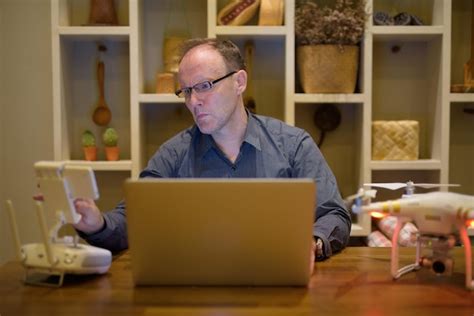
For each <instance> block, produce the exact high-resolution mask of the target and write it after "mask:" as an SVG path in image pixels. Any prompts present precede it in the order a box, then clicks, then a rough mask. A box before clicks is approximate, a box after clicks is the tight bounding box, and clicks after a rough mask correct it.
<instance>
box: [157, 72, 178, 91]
mask: <svg viewBox="0 0 474 316" xmlns="http://www.w3.org/2000/svg"><path fill="white" fill-rule="evenodd" d="M175 90H176V83H175V78H174V74H173V73H171V72H162V73H158V74H157V75H156V93H174V92H175Z"/></svg>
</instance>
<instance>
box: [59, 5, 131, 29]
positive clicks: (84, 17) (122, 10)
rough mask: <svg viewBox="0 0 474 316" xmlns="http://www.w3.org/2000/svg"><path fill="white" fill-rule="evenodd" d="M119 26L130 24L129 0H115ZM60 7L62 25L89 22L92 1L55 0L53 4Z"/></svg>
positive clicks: (60, 23) (60, 22)
mask: <svg viewBox="0 0 474 316" xmlns="http://www.w3.org/2000/svg"><path fill="white" fill-rule="evenodd" d="M114 4H115V11H116V13H117V20H118V24H119V26H124V25H129V20H130V18H129V11H130V9H129V0H114ZM51 5H52V6H53V8H58V16H59V21H58V22H59V25H60V26H85V25H87V23H88V22H89V14H90V1H84V0H54V1H53V2H52V4H51Z"/></svg>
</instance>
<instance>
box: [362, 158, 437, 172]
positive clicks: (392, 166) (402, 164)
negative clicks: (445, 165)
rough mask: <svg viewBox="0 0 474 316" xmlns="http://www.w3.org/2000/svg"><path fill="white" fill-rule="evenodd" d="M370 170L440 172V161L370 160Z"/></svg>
mask: <svg viewBox="0 0 474 316" xmlns="http://www.w3.org/2000/svg"><path fill="white" fill-rule="evenodd" d="M370 167H371V169H372V170H440V169H441V161H439V160H436V159H420V160H406V161H386V160H372V161H371V162H370Z"/></svg>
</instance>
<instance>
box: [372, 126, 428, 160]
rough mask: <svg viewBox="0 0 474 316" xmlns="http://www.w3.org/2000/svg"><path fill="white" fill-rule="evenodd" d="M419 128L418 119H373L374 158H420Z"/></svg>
mask: <svg viewBox="0 0 474 316" xmlns="http://www.w3.org/2000/svg"><path fill="white" fill-rule="evenodd" d="M419 130H420V128H419V123H418V122H417V121H373V122H372V159H373V160H415V159H418V150H419V149H418V147H419Z"/></svg>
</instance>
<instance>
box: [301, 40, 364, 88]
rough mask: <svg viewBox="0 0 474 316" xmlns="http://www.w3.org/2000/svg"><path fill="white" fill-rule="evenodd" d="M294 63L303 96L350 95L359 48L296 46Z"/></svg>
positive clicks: (355, 72)
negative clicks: (307, 94) (304, 94)
mask: <svg viewBox="0 0 474 316" xmlns="http://www.w3.org/2000/svg"><path fill="white" fill-rule="evenodd" d="M296 61H297V65H298V71H299V76H300V81H301V85H302V87H303V91H304V92H305V93H354V91H355V85H356V82H357V68H358V64H359V46H356V45H305V46H298V47H297V49H296Z"/></svg>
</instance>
